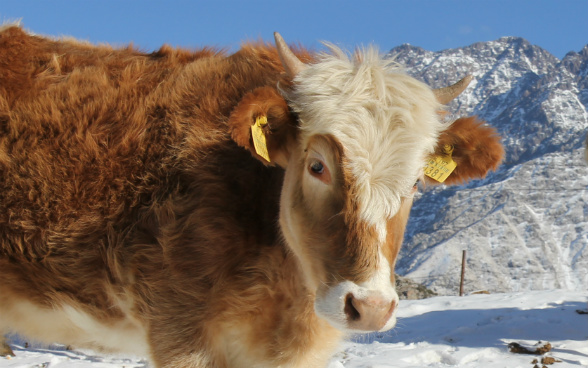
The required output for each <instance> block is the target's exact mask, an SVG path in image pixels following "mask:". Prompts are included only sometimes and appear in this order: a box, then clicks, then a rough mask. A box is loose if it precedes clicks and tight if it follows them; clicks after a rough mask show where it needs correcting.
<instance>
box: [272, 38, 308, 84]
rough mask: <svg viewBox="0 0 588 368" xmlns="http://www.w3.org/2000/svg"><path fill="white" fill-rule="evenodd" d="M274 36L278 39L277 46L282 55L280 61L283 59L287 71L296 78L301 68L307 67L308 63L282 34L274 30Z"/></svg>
mask: <svg viewBox="0 0 588 368" xmlns="http://www.w3.org/2000/svg"><path fill="white" fill-rule="evenodd" d="M274 38H275V39H276V48H277V49H278V55H279V56H280V61H282V65H283V66H284V69H286V73H287V74H288V75H289V76H290V77H291V78H294V77H295V76H296V75H298V73H300V71H301V70H303V69H304V68H306V65H304V63H303V62H302V61H300V59H298V57H297V56H296V55H294V53H293V52H292V50H290V48H289V47H288V45H287V44H286V41H284V39H283V38H282V36H281V35H280V34H279V33H278V32H274Z"/></svg>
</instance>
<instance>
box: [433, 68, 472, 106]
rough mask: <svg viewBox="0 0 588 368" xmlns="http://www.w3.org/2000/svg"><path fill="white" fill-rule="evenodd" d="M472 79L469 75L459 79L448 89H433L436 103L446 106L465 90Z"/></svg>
mask: <svg viewBox="0 0 588 368" xmlns="http://www.w3.org/2000/svg"><path fill="white" fill-rule="evenodd" d="M472 79H474V77H472V76H471V75H467V76H465V77H464V78H462V79H460V80H459V81H458V82H457V83H455V84H452V85H451V86H449V87H443V88H437V89H434V90H433V93H435V97H436V98H437V101H439V103H441V104H443V105H447V104H448V103H450V102H451V101H453V100H454V99H455V98H456V97H457V96H459V95H460V94H461V93H462V92H463V91H464V90H465V89H466V88H467V86H468V85H469V84H470V82H471V81H472Z"/></svg>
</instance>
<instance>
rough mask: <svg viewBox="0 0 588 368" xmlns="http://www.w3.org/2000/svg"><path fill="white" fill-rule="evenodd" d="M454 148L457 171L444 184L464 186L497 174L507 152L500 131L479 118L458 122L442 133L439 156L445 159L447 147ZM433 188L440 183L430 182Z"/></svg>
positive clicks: (459, 120) (438, 149)
mask: <svg viewBox="0 0 588 368" xmlns="http://www.w3.org/2000/svg"><path fill="white" fill-rule="evenodd" d="M446 145H449V146H451V147H453V152H452V155H451V156H452V158H453V161H455V163H456V164H457V167H456V168H455V170H454V171H453V172H452V173H451V175H449V177H448V178H447V179H446V180H445V182H444V183H443V184H447V185H452V184H463V183H464V182H466V181H468V180H471V179H479V178H483V177H485V176H486V174H488V171H490V170H493V171H494V170H496V169H497V168H498V165H500V163H501V162H502V159H503V158H504V148H503V147H502V143H500V136H499V135H498V133H497V132H496V130H495V129H494V128H492V127H490V126H487V125H484V122H483V121H480V120H478V119H477V118H476V117H466V118H460V119H457V120H456V121H455V122H453V124H451V126H449V128H448V129H447V130H446V131H444V132H443V133H441V135H440V136H439V141H438V142H437V148H436V149H435V155H443V154H444V147H445V146H446ZM426 179H427V183H429V184H439V182H437V181H435V180H433V179H430V178H428V177H427V178H426Z"/></svg>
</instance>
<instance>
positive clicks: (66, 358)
mask: <svg viewBox="0 0 588 368" xmlns="http://www.w3.org/2000/svg"><path fill="white" fill-rule="evenodd" d="M587 301H588V292H578V291H563V290H551V291H530V292H521V293H507V294H493V295H469V296H464V297H457V296H442V297H435V298H431V299H425V300H403V301H401V302H400V309H399V311H398V317H399V318H398V325H397V327H396V328H395V329H393V330H392V331H389V332H387V333H383V334H372V335H367V336H359V337H356V338H355V339H354V340H355V342H347V343H345V344H344V345H343V346H342V350H341V352H339V353H338V354H336V355H335V356H334V357H333V360H332V361H331V363H330V365H329V368H341V367H348V368H351V367H353V368H359V367H366V368H367V367H374V368H375V367H380V368H383V367H400V368H405V367H476V368H485V367H488V368H498V367H508V368H517V367H520V368H533V366H534V364H532V363H531V362H532V361H533V359H535V358H538V360H539V361H540V360H541V357H536V356H533V355H521V354H514V353H511V352H509V349H508V347H507V345H508V344H509V343H511V342H517V343H520V344H523V345H526V346H529V347H532V346H533V345H534V344H536V343H537V342H538V341H543V342H547V341H548V342H549V343H550V344H551V345H552V350H551V351H550V352H549V353H547V354H545V356H550V357H554V358H556V359H557V360H559V361H560V362H556V363H555V364H554V365H549V367H553V368H565V367H588V315H585V314H578V313H577V312H576V310H584V311H585V310H586V303H587ZM16 340H17V343H16V344H14V345H13V346H14V347H15V349H14V350H15V353H16V357H13V358H11V359H5V358H0V367H15V368H16V367H19V368H24V367H26V368H31V367H40V368H53V367H59V368H86V367H87V368H97V367H100V368H114V367H117V368H122V367H125V368H133V367H148V366H149V365H148V363H146V362H145V361H144V360H141V359H139V358H136V357H120V356H117V357H115V356H106V355H100V354H98V353H95V352H92V351H89V350H75V351H69V350H66V349H65V348H64V347H61V346H51V347H47V348H42V347H38V346H32V345H31V346H29V347H26V348H25V347H24V343H25V342H24V341H23V340H19V339H16ZM538 366H539V367H541V366H542V364H539V365H538Z"/></svg>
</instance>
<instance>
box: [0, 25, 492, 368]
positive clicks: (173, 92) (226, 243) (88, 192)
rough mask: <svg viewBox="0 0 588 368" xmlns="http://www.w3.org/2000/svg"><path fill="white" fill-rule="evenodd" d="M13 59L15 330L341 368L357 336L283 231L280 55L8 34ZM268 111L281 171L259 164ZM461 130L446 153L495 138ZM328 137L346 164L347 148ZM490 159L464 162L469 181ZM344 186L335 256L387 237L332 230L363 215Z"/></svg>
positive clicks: (287, 118) (0, 99) (4, 310)
mask: <svg viewBox="0 0 588 368" xmlns="http://www.w3.org/2000/svg"><path fill="white" fill-rule="evenodd" d="M297 53H298V55H299V56H300V57H301V59H302V60H303V61H308V60H310V58H311V55H310V54H309V53H307V52H306V51H304V50H302V49H300V50H298V51H297ZM0 55H1V56H0V278H1V280H2V282H1V283H0V330H1V329H13V328H14V329H17V331H16V332H20V333H25V334H31V335H37V337H38V338H40V339H42V340H45V341H47V342H52V339H54V338H59V339H61V341H59V342H61V343H65V344H71V345H74V346H77V345H82V346H90V347H93V348H101V347H102V348H105V349H107V350H108V349H110V350H113V349H114V350H116V348H117V346H106V345H102V344H103V341H107V339H106V340H104V339H102V340H100V339H99V338H98V336H96V338H95V339H94V336H87V335H88V331H90V332H91V331H98V330H100V329H99V328H94V327H92V328H89V329H88V330H79V331H78V330H76V328H77V327H76V326H73V325H63V326H61V327H60V326H55V329H54V330H51V331H43V329H42V326H37V325H36V324H35V323H27V322H26V321H25V318H23V316H22V314H23V313H24V314H26V313H25V310H27V311H29V310H30V311H34V313H29V314H30V317H34V315H33V314H35V313H40V314H39V315H41V314H42V313H46V314H47V315H49V316H52V315H57V313H60V314H59V315H60V316H63V315H66V314H67V313H71V311H70V312H68V310H66V309H64V308H66V307H69V308H71V309H72V310H75V311H77V312H79V313H82V314H83V316H90V317H91V318H92V320H93V321H95V322H96V323H99V324H100V325H101V326H104V329H112V330H115V331H120V332H121V333H123V335H124V334H128V336H141V334H143V333H144V334H145V339H146V343H147V346H148V349H147V350H148V353H149V354H150V356H151V359H152V360H153V362H154V364H155V366H158V367H205V366H214V367H228V366H231V365H233V364H234V363H235V362H236V361H235V359H245V358H246V359H248V360H247V361H241V362H240V364H242V365H247V364H249V363H250V364H249V365H253V364H260V365H267V366H278V365H288V366H301V367H307V366H308V367H310V366H321V365H324V364H325V362H326V361H327V360H328V358H329V356H330V353H331V352H332V350H333V349H334V348H335V346H336V344H337V342H338V341H339V339H340V338H341V335H342V333H341V332H339V331H337V330H336V329H334V328H333V327H331V325H329V324H328V323H327V322H326V321H324V320H322V319H320V318H319V317H317V316H316V315H315V313H314V307H313V301H314V295H313V294H312V292H310V291H309V290H308V289H307V288H306V286H305V283H304V281H303V278H304V277H303V275H302V271H301V264H300V260H299V259H297V258H296V256H295V255H294V254H293V253H292V252H291V251H290V250H289V249H287V247H286V246H285V244H284V242H283V240H282V237H281V234H280V229H279V226H278V212H279V196H280V191H281V188H282V185H283V178H284V171H283V169H282V167H283V166H284V165H285V162H287V160H288V157H289V155H290V153H289V147H291V146H292V145H293V144H294V142H295V141H296V138H297V135H296V126H297V122H296V116H294V115H293V114H292V113H291V112H290V111H289V109H288V105H287V104H286V102H285V101H284V99H283V98H282V97H281V95H280V93H279V92H278V91H277V85H278V83H279V84H280V86H282V88H289V86H290V83H291V82H290V81H289V80H287V79H285V76H284V69H283V67H282V65H281V63H280V61H279V58H278V55H277V52H276V50H275V49H274V48H273V47H269V46H267V45H262V44H255V45H245V46H243V48H242V49H241V50H240V51H238V52H236V53H235V54H232V55H226V54H225V53H223V52H220V51H216V50H212V49H202V50H197V51H187V50H179V49H171V48H169V47H166V46H164V47H162V48H161V49H160V50H159V51H157V52H155V53H151V54H146V53H142V52H139V51H137V50H135V49H133V48H132V47H128V48H124V49H113V48H111V47H109V46H93V45H89V44H85V43H79V42H76V41H63V40H61V41H60V40H50V39H47V38H42V37H37V36H31V35H28V34H26V33H25V32H24V31H23V30H22V29H20V28H19V27H6V28H4V29H3V30H0ZM261 114H265V115H267V116H268V122H269V124H268V125H267V126H266V127H265V134H266V137H267V139H268V148H269V151H270V157H271V160H272V162H270V163H269V164H268V163H267V162H265V160H263V159H262V158H261V157H259V156H257V155H256V154H255V153H254V152H253V150H251V137H250V132H249V129H250V126H251V125H252V124H253V122H254V121H255V118H256V117H257V116H259V115H261ZM454 125H455V124H454ZM459 129H460V128H459V127H458V126H455V128H453V130H451V129H450V133H448V135H447V138H446V139H447V140H448V141H451V142H452V144H455V145H456V147H457V146H461V142H462V141H463V142H469V143H471V147H470V146H467V147H468V149H467V151H464V152H465V153H464V155H469V154H471V153H472V152H474V151H475V152H478V151H480V150H479V149H478V148H477V145H476V144H477V143H476V142H472V141H471V139H473V140H476V139H480V137H479V136H474V137H471V139H470V138H468V136H463V137H462V135H460V134H461V133H460V132H459V131H458V130H459ZM453 137H458V138H453ZM317 139H319V138H317ZM320 139H325V140H327V141H328V142H329V143H328V144H330V145H332V151H333V152H334V153H333V154H334V156H335V160H336V161H337V162H342V161H343V160H344V157H342V156H341V152H342V149H341V148H340V147H338V146H337V145H338V143H337V142H336V140H333V139H332V138H330V137H322V138H320ZM484 145H486V144H484ZM243 148H246V149H243ZM456 151H458V150H457V149H456ZM456 154H457V153H456ZM457 159H459V160H461V161H464V162H466V161H467V157H465V156H463V157H462V156H456V160H457ZM488 161H489V160H486V161H483V162H480V161H477V160H476V161H475V162H474V163H473V164H470V166H466V165H464V168H463V169H462V171H460V172H459V178H460V180H463V179H466V178H469V177H473V176H476V175H477V173H478V172H479V171H480V169H483V165H484V164H486V165H489V164H488ZM274 162H275V163H277V164H278V166H273V165H272V163H274ZM266 164H268V165H266ZM468 167H471V168H468ZM476 170H477V171H476ZM333 180H334V183H336V184H337V186H338V188H340V189H338V190H339V191H338V192H336V193H335V195H334V197H333V203H332V206H331V208H329V209H328V211H326V212H325V213H323V215H322V216H321V217H320V218H319V221H317V222H309V224H308V226H309V228H308V231H309V232H313V227H321V226H324V227H323V228H319V229H318V230H320V231H318V230H317V231H316V232H314V233H315V234H322V235H321V236H323V237H324V239H321V240H324V244H327V245H330V246H331V247H332V246H333V244H335V243H336V241H338V240H340V239H341V237H343V238H345V239H344V241H343V243H342V244H345V243H346V242H347V243H349V244H350V243H359V244H360V243H361V242H362V241H366V239H368V240H369V238H373V237H374V235H373V234H372V232H373V230H372V229H369V228H366V227H365V226H364V225H362V224H361V223H356V222H354V221H353V220H352V219H351V218H345V216H335V217H332V215H334V214H337V212H338V211H342V210H344V209H345V210H350V208H352V207H353V206H354V205H355V204H354V203H353V201H352V200H351V199H350V198H349V196H350V195H352V193H348V192H347V191H346V190H347V188H348V186H346V185H345V178H344V174H343V172H342V171H341V172H340V173H339V174H338V176H337V177H336V178H334V179H333ZM402 208H403V209H402V211H401V213H399V214H398V215H397V219H396V218H395V219H391V220H390V223H389V226H388V228H389V234H390V235H389V239H388V240H387V242H388V243H389V244H390V247H389V249H388V250H386V251H385V253H386V257H388V258H389V259H390V261H391V264H392V265H393V261H394V260H395V258H396V255H397V253H398V249H399V247H400V243H401V239H402V234H403V231H404V227H405V225H406V221H407V219H408V210H409V209H410V203H408V202H407V203H406V204H405V205H403V207H402ZM329 211H330V212H329ZM326 214H328V216H326ZM309 215H312V213H311V214H309ZM341 228H353V229H355V230H354V231H347V232H344V231H341ZM325 229H326V230H327V231H324V230H325ZM348 234H351V235H348ZM360 245H361V244H360ZM330 252H331V254H330V256H331V257H333V258H335V260H334V261H335V262H334V264H335V266H333V267H334V270H335V269H336V271H341V270H342V271H341V272H334V271H333V270H327V271H326V272H325V274H329V275H340V276H341V277H346V278H350V279H358V280H361V279H362V278H365V277H366V276H365V275H364V274H363V273H362V272H363V271H364V269H365V265H364V266H363V268H361V267H359V266H357V260H356V257H364V256H365V252H363V251H362V250H361V248H357V249H354V248H344V249H335V248H331V250H330ZM319 256H321V257H325V254H319ZM365 259H366V261H365V262H366V263H369V262H370V259H373V257H372V255H367V256H365ZM337 262H339V263H340V264H337ZM354 262H355V263H354ZM358 267H359V268H358ZM68 323H69V322H68ZM100 331H102V330H100ZM52 334H53V335H52ZM124 336H127V335H124ZM32 337H33V338H34V337H35V336H32ZM131 340H132V339H131ZM131 344H132V342H131Z"/></svg>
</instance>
